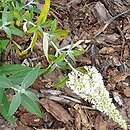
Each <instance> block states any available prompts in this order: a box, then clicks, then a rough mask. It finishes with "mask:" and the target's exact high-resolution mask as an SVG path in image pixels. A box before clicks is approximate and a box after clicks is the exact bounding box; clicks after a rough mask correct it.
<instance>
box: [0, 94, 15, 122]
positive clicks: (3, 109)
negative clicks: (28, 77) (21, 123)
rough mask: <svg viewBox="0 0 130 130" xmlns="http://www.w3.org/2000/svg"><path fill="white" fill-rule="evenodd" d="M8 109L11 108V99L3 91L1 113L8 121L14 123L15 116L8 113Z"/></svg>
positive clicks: (0, 104)
mask: <svg viewBox="0 0 130 130" xmlns="http://www.w3.org/2000/svg"><path fill="white" fill-rule="evenodd" d="M8 110H9V101H8V99H7V97H6V95H5V93H4V92H3V98H2V102H1V103H0V113H1V115H2V116H3V117H4V118H5V119H6V120H7V121H9V122H10V123H14V119H13V116H9V115H8Z"/></svg>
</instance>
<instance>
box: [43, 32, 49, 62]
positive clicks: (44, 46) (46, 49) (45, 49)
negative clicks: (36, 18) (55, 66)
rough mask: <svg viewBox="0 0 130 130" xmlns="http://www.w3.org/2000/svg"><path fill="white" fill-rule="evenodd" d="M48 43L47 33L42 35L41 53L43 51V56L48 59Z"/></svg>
mask: <svg viewBox="0 0 130 130" xmlns="http://www.w3.org/2000/svg"><path fill="white" fill-rule="evenodd" d="M48 43H49V36H48V34H47V33H43V51H44V55H45V57H46V58H47V60H48V61H49V59H48V46H49V45H48Z"/></svg>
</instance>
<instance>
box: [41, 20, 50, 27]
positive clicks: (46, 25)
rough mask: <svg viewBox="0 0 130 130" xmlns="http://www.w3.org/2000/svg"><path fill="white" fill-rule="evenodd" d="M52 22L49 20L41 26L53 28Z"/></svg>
mask: <svg viewBox="0 0 130 130" xmlns="http://www.w3.org/2000/svg"><path fill="white" fill-rule="evenodd" d="M51 23H52V20H48V21H46V22H45V23H43V24H42V25H41V27H42V28H47V27H51Z"/></svg>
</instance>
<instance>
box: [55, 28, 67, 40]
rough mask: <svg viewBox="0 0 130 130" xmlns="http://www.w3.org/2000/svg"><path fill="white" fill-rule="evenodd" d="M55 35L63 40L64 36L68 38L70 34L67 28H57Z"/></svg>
mask: <svg viewBox="0 0 130 130" xmlns="http://www.w3.org/2000/svg"><path fill="white" fill-rule="evenodd" d="M53 35H54V37H55V38H57V39H58V40H62V39H64V38H66V36H67V35H68V32H67V31H66V30H56V31H55V32H54V33H53Z"/></svg>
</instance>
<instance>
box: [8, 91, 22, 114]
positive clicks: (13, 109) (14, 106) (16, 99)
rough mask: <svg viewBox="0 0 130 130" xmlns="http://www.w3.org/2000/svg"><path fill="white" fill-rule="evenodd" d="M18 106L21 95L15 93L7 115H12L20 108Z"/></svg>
mask: <svg viewBox="0 0 130 130" xmlns="http://www.w3.org/2000/svg"><path fill="white" fill-rule="evenodd" d="M20 104H21V95H20V93H16V94H15V95H14V96H13V98H12V101H11V104H10V108H9V112H8V115H9V116H11V115H13V114H14V113H15V112H16V110H17V109H18V107H19V106H20Z"/></svg>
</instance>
